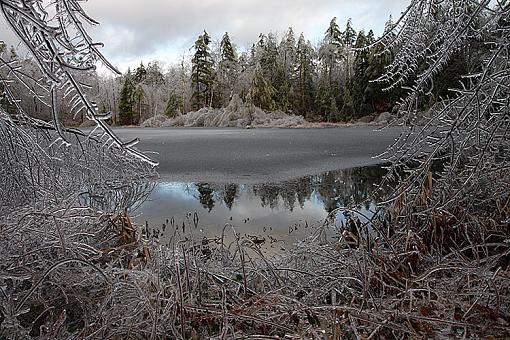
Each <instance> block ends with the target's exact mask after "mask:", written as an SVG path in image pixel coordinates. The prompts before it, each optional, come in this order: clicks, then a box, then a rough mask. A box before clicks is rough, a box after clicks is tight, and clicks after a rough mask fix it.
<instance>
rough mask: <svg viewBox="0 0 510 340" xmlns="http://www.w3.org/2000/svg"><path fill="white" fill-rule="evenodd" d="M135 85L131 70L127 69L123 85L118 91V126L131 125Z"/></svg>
mask: <svg viewBox="0 0 510 340" xmlns="http://www.w3.org/2000/svg"><path fill="white" fill-rule="evenodd" d="M135 92H136V88H135V84H134V82H133V75H132V73H131V70H130V69H128V71H127V72H126V74H125V75H124V84H123V85H122V89H121V91H120V99H119V118H120V124H123V125H125V124H133V116H134V113H133V109H134V105H135Z"/></svg>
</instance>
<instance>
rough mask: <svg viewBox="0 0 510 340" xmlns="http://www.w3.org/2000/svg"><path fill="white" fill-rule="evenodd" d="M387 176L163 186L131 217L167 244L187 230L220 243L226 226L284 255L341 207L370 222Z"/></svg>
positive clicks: (372, 170)
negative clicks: (178, 231) (352, 207)
mask: <svg viewBox="0 0 510 340" xmlns="http://www.w3.org/2000/svg"><path fill="white" fill-rule="evenodd" d="M384 174H385V170H384V169H383V168H381V167H380V166H372V167H364V168H355V169H346V170H339V171H332V172H325V173H322V174H317V175H312V176H306V177H302V178H298V179H295V180H290V181H285V182H279V183H261V184H245V185H242V184H218V183H182V182H160V183H158V184H157V185H156V187H155V188H154V190H153V191H152V192H151V194H150V196H149V197H148V199H147V200H146V201H145V202H144V203H143V204H142V205H141V206H140V207H139V208H138V209H137V210H136V211H134V212H133V214H134V216H135V220H136V221H137V222H138V223H142V224H146V226H147V229H148V230H149V231H150V233H151V234H157V235H158V238H160V239H161V240H163V241H164V240H165V239H168V238H169V237H170V236H171V235H172V234H173V232H174V230H175V229H176V228H182V225H183V224H184V226H185V227H186V226H187V227H188V228H192V229H195V232H194V233H195V235H196V234H202V236H206V237H219V236H221V234H222V230H223V228H224V226H225V224H227V223H228V224H232V225H233V226H234V228H235V230H236V232H238V233H241V234H242V235H246V236H248V237H250V236H253V237H258V238H259V239H263V240H265V242H264V246H263V248H265V249H268V248H273V249H275V250H283V249H286V248H288V247H291V246H292V245H293V244H294V243H295V242H297V241H299V240H302V239H303V238H305V237H307V236H309V235H311V234H312V233H313V232H314V231H316V230H317V227H319V226H322V225H323V224H324V222H325V220H326V219H327V218H328V215H329V214H330V213H331V212H332V211H333V210H335V209H336V208H338V207H345V206H349V205H351V204H352V203H354V202H363V203H362V204H361V205H360V206H359V207H358V209H359V210H360V211H361V212H362V213H363V214H365V215H368V216H370V215H371V214H372V211H374V209H375V208H376V205H377V198H374V197H372V195H373V194H374V191H375V188H376V186H377V184H378V183H379V182H380V180H381V179H382V177H383V176H384ZM344 220H345V216H344V214H343V212H337V213H336V222H330V223H329V224H335V225H336V227H339V226H341V224H342V221H344ZM333 234H334V232H333ZM199 236H200V235H199ZM333 236H334V235H333Z"/></svg>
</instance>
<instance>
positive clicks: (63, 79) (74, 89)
mask: <svg viewBox="0 0 510 340" xmlns="http://www.w3.org/2000/svg"><path fill="white" fill-rule="evenodd" d="M80 2H81V1H78V0H36V1H30V2H27V1H21V0H1V1H0V10H1V11H2V13H3V15H4V18H5V20H6V22H7V24H8V25H9V27H10V28H11V29H12V30H13V31H14V33H16V35H17V36H18V37H19V39H20V40H21V41H22V42H23V43H24V45H25V47H26V48H27V49H28V50H29V52H30V54H31V56H32V57H33V58H34V60H35V61H36V63H37V65H38V66H39V68H40V70H41V72H42V74H43V76H42V78H41V79H32V77H31V76H30V75H28V74H25V73H23V72H22V71H21V70H20V67H19V66H18V64H17V63H18V61H17V60H16V58H14V59H11V60H7V59H6V58H4V57H3V56H0V57H1V58H0V69H2V70H3V71H4V72H3V74H4V75H5V76H2V77H1V79H0V82H1V84H2V85H3V86H2V87H3V88H4V92H5V95H6V97H7V100H8V101H9V103H10V105H12V106H14V111H15V112H14V114H11V116H13V117H14V118H13V119H15V120H16V121H17V122H20V123H22V124H30V125H34V126H40V127H48V124H46V123H44V122H42V121H40V120H36V119H33V118H31V117H30V116H29V115H28V114H27V113H25V112H24V110H23V108H22V107H21V106H20V105H19V103H18V101H17V98H16V96H15V95H14V94H13V92H12V91H10V85H11V83H13V82H15V83H23V84H26V85H27V86H26V89H27V91H31V92H32V93H33V96H34V100H39V101H40V102H41V103H40V104H41V105H46V106H49V107H50V108H51V111H52V115H53V124H52V125H53V127H54V128H55V130H56V131H57V133H58V139H59V140H58V142H59V143H63V144H64V145H68V144H69V141H68V140H67V137H66V135H65V134H64V132H63V127H62V124H61V123H60V117H59V116H58V112H59V110H58V102H59V101H58V98H57V93H63V96H64V97H69V98H71V99H70V101H71V106H72V107H71V112H72V113H73V114H75V115H78V114H80V113H84V114H85V117H86V118H87V119H88V120H91V121H93V122H94V123H95V125H96V129H94V130H93V131H92V132H91V133H90V134H91V135H94V134H99V135H100V139H101V142H103V143H104V144H105V146H106V147H111V146H114V147H118V148H121V149H122V150H124V151H125V152H127V153H129V154H131V155H133V156H135V157H137V158H139V159H142V160H144V161H146V162H150V163H152V164H154V165H155V164H156V163H154V162H152V161H151V160H150V159H149V158H148V157H147V156H145V155H144V154H142V153H140V152H139V151H137V150H135V149H133V146H134V145H135V144H136V143H137V140H134V141H131V142H127V143H124V142H122V141H121V140H120V139H119V138H118V137H117V136H116V135H115V134H114V133H113V132H112V130H111V129H110V128H109V126H108V125H107V123H106V120H107V119H109V118H110V117H111V114H110V113H101V112H99V110H98V107H97V105H96V104H95V103H94V102H92V101H91V100H90V99H89V98H88V96H87V95H86V91H87V89H88V85H87V84H83V83H81V82H80V81H79V79H78V78H77V77H76V73H85V72H88V71H92V70H94V69H95V65H96V63H97V62H102V63H103V64H104V65H105V66H106V67H107V68H109V69H110V70H112V71H114V72H117V73H118V71H116V69H115V68H114V67H113V66H112V65H111V64H110V63H109V62H108V61H107V60H106V59H105V58H104V57H103V56H102V55H101V53H100V52H99V51H98V46H100V45H101V44H98V43H95V42H93V41H92V39H91V37H90V36H89V35H88V33H87V31H86V30H85V28H84V26H83V22H86V23H88V24H97V22H95V21H94V20H93V19H92V18H90V17H89V16H88V15H87V14H86V13H85V12H84V11H83V9H82V8H81V5H80ZM30 80H32V81H30ZM31 83H34V85H31ZM46 99H47V100H46ZM4 118H5V117H4Z"/></svg>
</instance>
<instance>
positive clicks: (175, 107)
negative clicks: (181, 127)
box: [165, 93, 182, 118]
mask: <svg viewBox="0 0 510 340" xmlns="http://www.w3.org/2000/svg"><path fill="white" fill-rule="evenodd" d="M181 106H182V103H181V99H180V98H179V96H178V95H176V94H175V93H172V94H170V96H169V97H168V101H167V103H166V108H165V115H167V116H168V117H169V118H174V117H175V116H177V114H178V113H179V111H180V107H181Z"/></svg>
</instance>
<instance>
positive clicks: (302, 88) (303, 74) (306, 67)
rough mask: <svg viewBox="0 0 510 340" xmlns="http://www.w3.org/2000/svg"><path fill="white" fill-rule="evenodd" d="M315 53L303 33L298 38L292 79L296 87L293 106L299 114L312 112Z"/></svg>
mask: <svg viewBox="0 0 510 340" xmlns="http://www.w3.org/2000/svg"><path fill="white" fill-rule="evenodd" d="M314 58H315V51H314V49H313V46H312V44H311V43H310V42H309V41H308V42H307V41H305V36H304V35H303V33H301V35H300V36H299V40H298V43H297V49H296V67H295V70H294V74H295V76H294V78H295V79H296V86H295V90H294V106H295V107H296V108H297V112H299V113H301V114H306V113H310V112H312V110H313V98H314V87H313V78H314V76H313V74H314V69H315V65H314V62H313V61H314Z"/></svg>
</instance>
